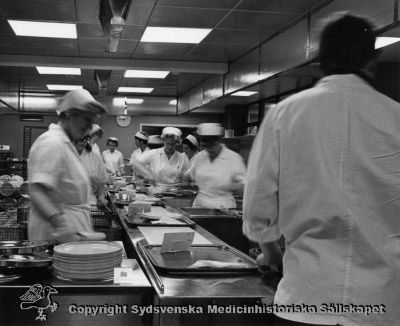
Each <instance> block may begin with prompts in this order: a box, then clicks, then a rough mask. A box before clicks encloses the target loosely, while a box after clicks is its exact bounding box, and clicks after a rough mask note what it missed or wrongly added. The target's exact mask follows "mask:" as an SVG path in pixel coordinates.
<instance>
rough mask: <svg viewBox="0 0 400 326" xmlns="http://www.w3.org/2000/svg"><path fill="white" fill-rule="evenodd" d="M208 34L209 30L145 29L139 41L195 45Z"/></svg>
mask: <svg viewBox="0 0 400 326" xmlns="http://www.w3.org/2000/svg"><path fill="white" fill-rule="evenodd" d="M210 32H211V29H209V28H176V27H146V30H145V31H144V33H143V36H142V39H141V40H140V41H141V42H160V43H194V44H197V43H200V42H201V41H202V40H203V39H204V38H205V37H206V36H207V35H208V33H210Z"/></svg>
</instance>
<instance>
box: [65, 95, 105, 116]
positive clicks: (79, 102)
mask: <svg viewBox="0 0 400 326" xmlns="http://www.w3.org/2000/svg"><path fill="white" fill-rule="evenodd" d="M70 109H76V110H80V111H83V112H86V113H91V114H93V115H101V114H105V113H106V109H105V107H104V106H103V105H102V104H100V103H99V102H97V101H96V100H95V99H94V98H93V96H92V95H91V94H90V93H89V92H88V91H87V90H86V89H75V90H73V91H70V92H68V93H67V94H65V95H64V97H63V98H62V99H61V104H60V107H59V112H64V111H68V110H70Z"/></svg>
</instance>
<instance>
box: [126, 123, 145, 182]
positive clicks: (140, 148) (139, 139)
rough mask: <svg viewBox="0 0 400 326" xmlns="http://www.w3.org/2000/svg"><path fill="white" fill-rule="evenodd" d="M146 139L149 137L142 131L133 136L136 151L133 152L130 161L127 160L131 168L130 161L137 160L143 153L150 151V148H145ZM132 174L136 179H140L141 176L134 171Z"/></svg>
mask: <svg viewBox="0 0 400 326" xmlns="http://www.w3.org/2000/svg"><path fill="white" fill-rule="evenodd" d="M148 139H149V136H148V135H147V134H146V133H145V132H143V131H138V132H137V133H136V134H135V145H136V147H137V149H136V150H135V151H133V153H132V155H131V159H130V160H129V165H130V166H132V162H133V161H132V160H138V159H139V158H140V157H141V156H142V155H143V153H145V152H148V151H150V148H148V147H147V143H148ZM133 173H134V174H135V176H136V177H141V174H140V173H137V172H136V171H135V170H133Z"/></svg>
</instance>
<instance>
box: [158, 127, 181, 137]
mask: <svg viewBox="0 0 400 326" xmlns="http://www.w3.org/2000/svg"><path fill="white" fill-rule="evenodd" d="M165 135H174V136H176V137H180V136H182V131H181V130H180V129H178V128H175V127H165V128H164V129H163V131H162V136H165Z"/></svg>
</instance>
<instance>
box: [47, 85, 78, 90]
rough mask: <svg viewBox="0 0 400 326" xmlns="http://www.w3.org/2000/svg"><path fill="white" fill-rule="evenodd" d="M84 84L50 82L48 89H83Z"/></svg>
mask: <svg viewBox="0 0 400 326" xmlns="http://www.w3.org/2000/svg"><path fill="white" fill-rule="evenodd" d="M82 88H83V86H81V85H55V84H48V85H47V89H48V90H50V91H72V90H74V89H82Z"/></svg>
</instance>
